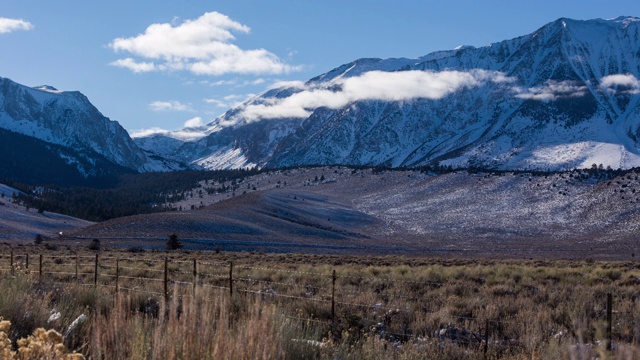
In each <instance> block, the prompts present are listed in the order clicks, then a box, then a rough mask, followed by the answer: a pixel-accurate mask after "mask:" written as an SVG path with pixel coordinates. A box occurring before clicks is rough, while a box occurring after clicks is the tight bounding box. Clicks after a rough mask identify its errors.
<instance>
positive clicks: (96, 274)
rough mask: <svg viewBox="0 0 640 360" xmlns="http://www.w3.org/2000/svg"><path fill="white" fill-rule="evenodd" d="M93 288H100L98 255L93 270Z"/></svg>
mask: <svg viewBox="0 0 640 360" xmlns="http://www.w3.org/2000/svg"><path fill="white" fill-rule="evenodd" d="M93 287H98V254H96V263H95V267H94V269H93Z"/></svg>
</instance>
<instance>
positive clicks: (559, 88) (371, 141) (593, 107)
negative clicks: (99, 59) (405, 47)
mask: <svg viewBox="0 0 640 360" xmlns="http://www.w3.org/2000/svg"><path fill="white" fill-rule="evenodd" d="M639 100H640V19H638V18H635V17H619V18H615V19H608V20H602V19H596V20H586V21H581V20H571V19H566V18H562V19H558V20H556V21H554V22H551V23H549V24H546V25H544V26H542V27H541V28H540V29H538V30H537V31H535V32H534V33H532V34H528V35H524V36H521V37H518V38H515V39H511V40H505V41H501V42H496V43H493V44H490V45H488V46H484V47H479V48H476V47H472V46H460V47H457V48H456V49H453V50H447V51H438V52H434V53H430V54H428V55H425V56H423V57H421V58H418V59H404V58H398V59H359V60H356V61H353V62H351V63H348V64H344V65H342V66H339V67H337V68H335V69H333V70H331V71H329V72H327V73H325V74H322V75H320V76H317V77H315V78H313V79H310V80H308V81H306V82H289V83H283V84H279V85H278V86H274V87H272V88H270V89H268V90H267V91H265V92H264V93H262V94H260V95H258V96H255V97H253V98H250V99H248V100H246V101H244V102H243V103H241V104H239V105H237V106H235V107H234V108H232V109H230V110H228V111H227V112H226V113H224V114H223V115H221V116H220V117H218V118H216V119H214V120H213V121H211V122H210V123H208V124H207V125H205V126H201V127H195V128H186V129H182V130H180V131H176V132H163V133H158V134H153V135H147V136H144V137H137V138H134V139H131V137H130V136H129V134H128V133H127V132H126V131H125V130H124V129H123V128H122V127H121V126H120V125H119V124H118V123H117V122H115V121H112V120H110V119H108V118H106V117H105V116H103V115H102V114H101V113H100V111H99V110H98V109H96V108H95V107H94V106H93V105H92V104H91V103H90V102H89V100H88V99H87V98H86V97H85V96H84V95H82V94H81V93H79V92H63V91H58V90H56V89H55V88H53V87H50V86H39V87H34V88H31V87H27V86H24V85H20V84H17V83H15V82H13V81H11V80H9V79H5V78H0V131H1V132H2V134H1V135H2V138H3V140H4V141H3V143H4V145H0V150H1V151H2V154H4V155H3V156H2V157H3V159H4V161H3V162H2V165H1V166H0V171H2V174H3V176H4V177H12V176H11V175H12V174H19V175H20V176H18V179H17V180H24V179H28V180H30V181H31V182H37V181H40V180H41V179H43V178H44V179H49V180H50V179H51V178H52V176H53V177H54V178H55V175H51V173H52V172H55V171H56V170H55V169H58V171H59V172H64V173H65V176H64V178H65V179H66V181H67V182H71V183H73V182H81V180H82V179H89V178H99V177H104V176H110V175H113V174H118V173H122V172H146V171H171V170H180V169H185V168H196V169H198V168H204V169H230V168H247V167H259V168H280V167H289V166H298V165H334V164H343V165H364V166H387V167H418V166H422V165H427V164H430V165H432V164H438V165H451V166H454V167H485V168H495V169H542V170H563V169H571V168H585V167H591V166H592V165H593V164H596V165H600V164H602V165H603V166H610V167H612V168H631V167H636V166H640V152H639V149H640V103H639ZM33 154H37V155H33ZM52 164H56V165H55V166H53V165H52ZM69 174H71V175H69ZM15 177H16V176H13V178H14V179H15ZM69 177H71V180H69Z"/></svg>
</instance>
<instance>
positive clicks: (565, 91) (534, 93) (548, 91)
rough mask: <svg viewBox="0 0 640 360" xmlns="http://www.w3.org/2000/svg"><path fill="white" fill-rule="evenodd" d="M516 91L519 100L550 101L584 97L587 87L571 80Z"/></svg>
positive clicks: (550, 82) (516, 89) (547, 82)
mask: <svg viewBox="0 0 640 360" xmlns="http://www.w3.org/2000/svg"><path fill="white" fill-rule="evenodd" d="M514 91H515V92H516V95H515V96H516V97H517V98H519V99H526V100H539V101H550V100H556V99H566V98H576V97H581V96H584V95H586V93H587V87H586V86H585V85H580V84H578V83H577V82H575V81H571V80H564V81H554V80H547V81H546V82H545V83H544V85H541V86H534V87H531V88H528V89H523V88H519V87H516V88H514Z"/></svg>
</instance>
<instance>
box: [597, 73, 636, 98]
mask: <svg viewBox="0 0 640 360" xmlns="http://www.w3.org/2000/svg"><path fill="white" fill-rule="evenodd" d="M600 86H601V87H602V88H603V89H604V90H605V91H608V92H622V93H626V94H640V80H638V79H637V78H636V77H635V76H634V75H633V74H614V75H607V76H605V77H603V78H602V80H600Z"/></svg>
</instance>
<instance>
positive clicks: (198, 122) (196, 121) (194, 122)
mask: <svg viewBox="0 0 640 360" xmlns="http://www.w3.org/2000/svg"><path fill="white" fill-rule="evenodd" d="M202 124H203V122H202V118H201V117H199V116H196V117H194V118H191V119H189V120H187V121H185V122H184V127H186V128H194V127H199V126H202Z"/></svg>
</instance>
